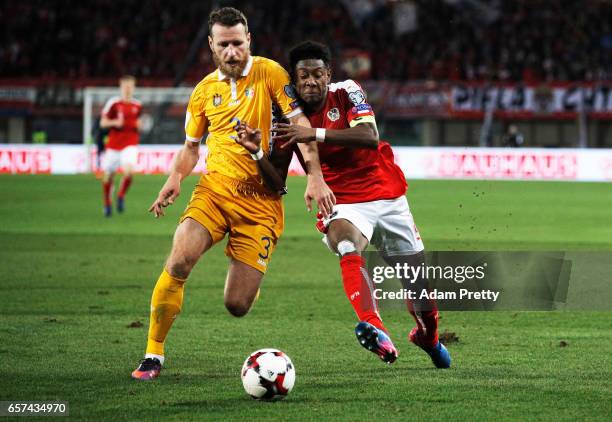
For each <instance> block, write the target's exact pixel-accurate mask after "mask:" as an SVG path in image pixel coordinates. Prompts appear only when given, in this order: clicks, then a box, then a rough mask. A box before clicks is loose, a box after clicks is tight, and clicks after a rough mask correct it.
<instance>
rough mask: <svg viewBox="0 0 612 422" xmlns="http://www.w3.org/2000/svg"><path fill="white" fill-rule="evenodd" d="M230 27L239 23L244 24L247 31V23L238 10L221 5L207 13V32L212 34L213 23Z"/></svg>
mask: <svg viewBox="0 0 612 422" xmlns="http://www.w3.org/2000/svg"><path fill="white" fill-rule="evenodd" d="M216 23H218V24H219V25H223V26H227V27H231V26H234V25H238V24H239V23H241V24H243V25H244V29H245V30H246V32H247V33H248V32H249V25H248V22H247V18H246V16H244V13H242V12H241V11H240V10H238V9H235V8H233V7H222V8H221V9H217V10H213V11H212V12H210V15H208V33H209V34H210V35H212V27H213V25H214V24H216Z"/></svg>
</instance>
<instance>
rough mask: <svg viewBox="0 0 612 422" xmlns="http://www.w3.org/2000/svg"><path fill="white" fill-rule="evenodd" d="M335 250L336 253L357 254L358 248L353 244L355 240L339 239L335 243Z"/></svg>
mask: <svg viewBox="0 0 612 422" xmlns="http://www.w3.org/2000/svg"><path fill="white" fill-rule="evenodd" d="M336 251H337V252H338V255H340V256H345V255H359V250H358V249H357V246H356V245H355V242H353V241H351V240H341V241H339V242H338V243H337V244H336Z"/></svg>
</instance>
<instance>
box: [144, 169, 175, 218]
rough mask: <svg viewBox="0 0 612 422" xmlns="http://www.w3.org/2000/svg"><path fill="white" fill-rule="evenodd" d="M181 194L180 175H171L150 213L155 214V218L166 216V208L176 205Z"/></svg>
mask: <svg viewBox="0 0 612 422" xmlns="http://www.w3.org/2000/svg"><path fill="white" fill-rule="evenodd" d="M180 193H181V180H180V176H178V175H176V176H175V175H172V174H171V175H170V176H169V177H168V180H166V183H164V186H163V187H162V188H161V190H160V191H159V195H157V199H155V201H154V202H153V204H152V205H151V207H150V208H149V212H152V213H153V214H155V218H158V217H160V216H163V215H164V208H166V207H167V206H168V205H172V204H174V200H175V199H176V198H177V197H178V196H179V194H180Z"/></svg>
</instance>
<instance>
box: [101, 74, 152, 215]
mask: <svg viewBox="0 0 612 422" xmlns="http://www.w3.org/2000/svg"><path fill="white" fill-rule="evenodd" d="M135 87H136V78H134V77H133V76H130V75H126V76H122V77H121V78H120V79H119V89H120V91H121V96H120V97H113V98H110V99H109V100H108V101H107V102H106V104H105V105H104V108H103V109H102V116H101V118H100V127H101V128H102V129H109V133H108V143H107V144H106V148H105V150H104V151H105V152H104V157H103V159H102V170H103V171H104V176H103V179H102V187H103V191H104V215H105V216H106V217H110V216H111V215H112V214H113V207H112V205H113V200H112V190H113V177H114V175H115V173H116V172H117V170H118V169H119V167H121V168H122V170H123V178H122V179H121V183H120V185H119V193H118V194H117V212H123V211H124V209H125V194H126V193H127V191H128V189H129V187H130V185H131V184H132V173H133V171H134V168H135V167H136V162H137V160H138V147H137V145H138V142H139V141H140V134H139V130H140V126H141V121H140V115H141V113H142V104H141V103H140V101H138V100H135V99H134V98H133V94H134V88H135Z"/></svg>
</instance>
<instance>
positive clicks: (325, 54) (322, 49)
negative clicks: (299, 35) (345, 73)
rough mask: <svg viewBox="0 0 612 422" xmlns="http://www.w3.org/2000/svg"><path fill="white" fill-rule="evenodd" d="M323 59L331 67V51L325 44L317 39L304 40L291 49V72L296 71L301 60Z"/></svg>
mask: <svg viewBox="0 0 612 422" xmlns="http://www.w3.org/2000/svg"><path fill="white" fill-rule="evenodd" d="M309 59H314V60H323V63H325V66H327V67H329V64H330V63H331V52H330V51H329V47H328V46H326V45H325V44H321V43H318V42H316V41H310V40H308V41H304V42H301V43H299V44H298V45H296V46H294V47H293V48H292V49H291V50H289V65H290V66H291V74H293V72H295V65H296V64H297V63H298V62H299V61H300V60H309Z"/></svg>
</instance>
